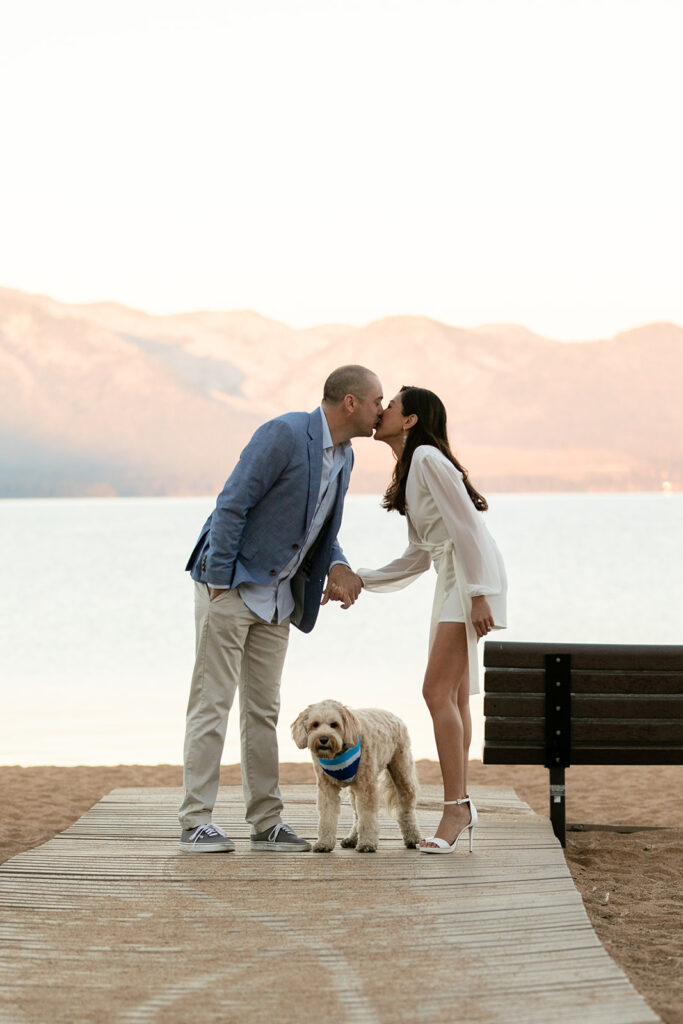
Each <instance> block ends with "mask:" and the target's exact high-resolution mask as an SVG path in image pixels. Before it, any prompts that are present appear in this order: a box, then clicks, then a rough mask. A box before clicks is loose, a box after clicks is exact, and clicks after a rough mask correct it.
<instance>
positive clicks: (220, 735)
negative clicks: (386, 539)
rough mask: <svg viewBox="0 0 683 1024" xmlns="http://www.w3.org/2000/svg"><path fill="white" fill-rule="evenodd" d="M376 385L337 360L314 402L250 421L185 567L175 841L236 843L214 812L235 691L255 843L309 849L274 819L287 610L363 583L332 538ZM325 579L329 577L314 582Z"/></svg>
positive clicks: (306, 619) (292, 616) (375, 418)
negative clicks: (189, 652)
mask: <svg viewBox="0 0 683 1024" xmlns="http://www.w3.org/2000/svg"><path fill="white" fill-rule="evenodd" d="M381 416H382V387H381V384H380V382H379V380H378V378H377V377H376V376H375V374H374V373H372V372H371V371H370V370H368V369H366V368H365V367H364V366H342V367H340V368H339V369H337V370H335V371H334V372H333V373H332V374H330V376H329V377H328V379H327V381H326V382H325V387H324V393H323V400H322V404H321V406H320V407H319V408H318V409H316V410H315V411H314V412H312V413H310V414H309V413H304V412H295V413H287V414H285V415H284V416H278V417H277V418H276V419H273V420H270V421H269V422H268V423H265V424H264V425H263V426H262V427H259V429H258V430H257V431H256V433H255V434H254V436H253V437H252V439H251V441H250V442H249V443H248V445H247V446H246V448H245V449H244V451H243V452H242V454H241V456H240V460H239V462H238V463H237V466H236V467H235V469H234V470H233V472H232V474H231V476H230V478H229V479H228V481H227V483H226V484H225V487H224V488H223V490H222V491H221V493H220V494H219V496H218V499H217V501H216V508H215V509H214V511H213V512H212V514H211V515H210V516H209V518H208V520H207V522H206V523H205V524H204V527H203V529H202V532H201V534H200V536H199V540H198V541H197V545H196V547H195V549H194V551H193V552H192V554H191V556H190V560H189V562H188V564H187V569H188V570H189V571H190V573H191V575H192V578H193V580H194V581H195V625H196V661H195V667H194V672H193V676H192V685H191V689H190V699H189V703H188V708H187V726H186V733H185V777H184V778H185V797H184V799H183V802H182V805H181V807H180V812H179V819H180V823H181V827H182V835H181V840H180V845H181V847H182V849H183V850H185V851H187V852H196V853H217V852H226V851H230V850H234V849H235V845H234V843H233V842H232V841H231V840H230V839H228V837H227V836H226V835H225V833H224V832H222V830H221V829H220V828H218V827H217V826H216V825H215V824H214V823H213V822H212V820H211V817H212V813H213V807H214V803H215V800H216V795H217V792H218V781H219V774H220V761H221V755H222V752H223V744H224V742H225V732H226V728H227V723H228V714H229V711H230V708H231V706H232V702H233V698H234V696H235V690H236V689H237V688H238V687H239V691H240V736H241V749H242V790H243V793H244V801H245V806H246V815H245V816H246V820H247V821H248V822H249V823H250V825H251V829H252V832H251V848H252V850H264V851H274V852H279V853H297V852H301V851H306V850H310V844H309V843H307V842H306V841H305V840H303V839H300V838H299V837H298V836H297V835H296V834H295V832H294V831H293V830H292V829H291V828H290V827H289V825H286V824H283V822H282V820H281V813H282V799H281V796H280V790H279V788H278V775H279V765H278V749H277V734H276V727H277V720H278V712H279V707H280V677H281V674H282V666H283V664H284V659H285V653H286V650H287V642H288V634H289V624H290V621H291V622H292V623H293V624H294V625H295V626H297V627H298V628H299V629H300V630H302V631H303V632H304V633H308V632H310V630H312V629H313V626H314V624H315V620H316V618H317V615H318V610H319V607H320V604H321V596H322V598H323V600H322V603H323V604H324V603H326V601H328V600H340V601H341V602H342V607H344V608H348V607H350V605H352V604H353V603H354V601H355V600H356V598H357V597H358V595H359V593H360V590H361V582H360V580H359V578H358V576H356V574H355V573H354V572H352V570H351V568H350V567H349V564H348V562H347V561H346V559H345V558H344V554H343V552H342V550H341V548H340V546H339V544H338V543H337V533H338V531H339V526H340V523H341V518H342V511H343V507H344V496H345V494H346V491H347V488H348V485H349V477H350V475H351V468H352V466H353V451H352V449H351V443H350V441H351V438H352V437H370V436H371V435H372V432H373V430H374V428H375V427H376V426H377V425H378V423H379V421H380V418H381ZM326 576H327V587H326V589H325V593H324V595H323V585H324V581H325V577H326Z"/></svg>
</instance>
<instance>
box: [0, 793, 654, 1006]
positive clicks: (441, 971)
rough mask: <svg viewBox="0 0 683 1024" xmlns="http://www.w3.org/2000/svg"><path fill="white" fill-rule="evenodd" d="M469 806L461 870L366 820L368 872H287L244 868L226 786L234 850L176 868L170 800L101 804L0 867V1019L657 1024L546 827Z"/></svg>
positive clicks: (433, 806)
mask: <svg viewBox="0 0 683 1024" xmlns="http://www.w3.org/2000/svg"><path fill="white" fill-rule="evenodd" d="M284 788H285V801H286V807H287V820H289V821H291V823H292V824H293V825H294V827H295V828H296V829H297V831H299V832H300V834H302V835H307V836H309V835H310V836H314V835H315V832H316V828H317V814H316V810H315V788H314V787H312V786H308V787H303V786H302V787H284ZM289 794H291V797H290V795H289ZM473 797H474V799H475V801H476V802H477V804H478V807H479V810H480V815H481V819H480V820H481V825H480V827H479V828H478V829H477V831H476V832H475V852H474V853H473V854H472V856H469V855H468V854H467V853H466V852H464V850H463V851H460V849H459V850H458V852H457V853H456V854H455V855H454V856H448V857H426V856H422V855H420V854H419V853H416V852H415V851H409V850H406V849H405V848H404V847H403V846H402V843H401V840H400V836H399V834H398V830H397V826H396V823H395V822H394V821H392V820H391V819H389V818H385V817H382V818H381V840H380V848H379V851H378V853H377V854H375V855H372V856H371V855H361V854H357V853H355V851H351V850H341V849H337V850H336V851H335V852H334V853H333V854H328V855H314V854H310V855H306V854H304V855H297V856H294V857H292V856H287V855H265V854H262V853H252V852H251V851H250V848H249V843H248V835H249V827H248V826H247V825H246V823H245V822H244V820H243V807H242V800H241V792H240V791H239V790H238V789H237V788H236V787H230V788H228V789H223V790H221V791H220V792H219V798H218V801H217V804H216V809H215V818H216V821H217V822H218V823H219V824H221V825H223V826H225V827H226V829H227V830H228V832H229V834H230V835H233V836H234V837H235V841H236V844H237V853H234V854H222V855H211V856H207V855H204V856H187V855H183V854H181V853H180V852H179V849H178V825H177V821H176V811H177V807H178V803H179V799H180V791H179V790H170V789H169V790H166V789H159V790H152V789H145V790H118V791H115V792H114V793H113V794H111V795H110V796H109V797H106V798H105V799H104V800H103V801H101V802H100V804H98V805H97V806H96V807H94V808H92V810H91V811H89V812H88V813H87V814H85V815H84V816H83V818H81V819H80V820H79V822H77V823H76V824H75V825H74V826H72V827H71V828H69V829H67V830H66V832H64V833H63V834H62V835H61V836H59V837H56V838H55V839H53V840H51V841H50V842H49V843H47V844H46V845H45V846H43V847H40V848H38V849H36V850H31V851H28V852H27V853H23V854H20V855H19V856H17V857H14V858H12V859H11V860H10V861H8V862H6V864H4V865H1V866H0V940H1V941H3V947H4V949H3V958H2V960H1V961H0V1021H3V1022H5V1021H7V1022H10V1021H11V1022H12V1024H14V1022H16V1021H17V1020H21V1021H22V1024H43V1022H44V1021H45V1020H46V1019H49V1020H50V1022H51V1024H53V1022H54V1024H62V1022H65V1024H66V1022H68V1024H73V1022H74V1021H81V1020H82V1021H86V1020H87V1021H92V1020H96V1021H97V1022H98V1024H151V1022H153V1021H157V1020H164V1022H165V1024H181V1022H182V1024H186V1022H187V1021H188V1020H194V1019H197V1018H198V1017H201V1019H203V1020H208V1021H232V1020H249V1019H252V1020H269V1019H274V1020H278V1019H280V1020H281V1019H289V1016H288V1014H289V1015H291V1016H292V1019H293V1018H294V1016H295V1017H296V1020H297V1022H302V1024H308V1022H310V1024H318V1022H319V1020H320V1016H321V1000H322V1002H323V1008H324V1014H325V1016H329V1017H332V1018H334V1019H336V1020H339V1021H340V1022H347V1021H348V1022H368V1024H384V1022H387V1024H394V1022H397V1024H403V1022H405V1024H408V1022H410V1024H413V1022H414V1021H416V1020H419V1021H421V1022H426V1024H431V1022H434V1024H437V1022H438V1024H441V1022H442V1021H444V1020H450V1019H452V1015H453V1012H454V1010H453V1008H454V1007H457V1006H460V1005H462V993H463V992H470V993H471V992H476V993H477V999H476V1007H474V1008H473V1006H472V1005H471V1004H469V1008H466V1010H465V1015H466V1016H467V1019H470V1016H471V1017H472V1019H474V1016H476V1018H477V1019H478V1020H479V1019H480V1020H482V1021H487V1022H491V1024H497V1022H501V1024H502V1022H506V1024H507V1022H508V1021H510V1020H524V1021H528V1022H530V1024H547V1022H548V1021H549V1020H555V1019H561V1020H562V1021H563V1024H573V1022H576V1024H598V1022H603V1021H604V1022H610V1024H612V1022H613V1021H615V1020H618V1021H619V1022H620V1024H650V1022H655V1024H656V1022H657V1020H658V1018H657V1016H656V1015H655V1014H654V1013H653V1012H652V1011H651V1010H650V1008H649V1007H648V1006H647V1004H646V1003H645V1002H644V1000H643V999H642V998H641V997H640V996H639V995H638V994H637V993H636V992H635V990H634V989H633V987H632V986H631V985H630V983H629V982H628V980H627V979H626V978H625V976H624V975H623V973H622V972H621V971H620V969H619V968H618V967H617V966H616V964H614V962H613V961H612V960H611V959H610V957H609V956H608V954H607V953H606V951H605V950H604V948H603V947H602V946H601V944H600V943H599V941H598V939H597V937H596V935H595V933H594V931H593V929H592V928H591V925H590V922H589V920H588V918H587V915H586V913H585V910H584V908H583V904H582V902H581V899H580V896H579V894H578V893H577V892H576V889H575V887H574V884H573V881H572V879H571V876H570V874H569V872H568V870H567V867H566V864H565V861H564V857H563V856H562V852H561V849H560V847H559V845H558V843H557V841H556V840H555V837H554V836H553V834H552V830H551V828H550V825H549V822H548V821H547V819H545V818H542V817H539V816H537V815H535V814H534V813H533V812H532V811H531V809H530V808H529V807H528V806H527V805H525V804H523V803H522V802H521V801H519V799H518V798H517V797H516V795H515V794H514V793H513V792H512V791H511V790H509V789H506V790H503V789H501V790H497V791H493V790H490V789H488V788H485V787H479V788H476V787H473ZM440 812H441V791H440V788H438V787H425V789H424V791H423V793H422V795H421V801H420V808H419V812H418V817H419V820H420V822H421V825H422V826H423V828H424V830H425V832H426V833H429V832H431V831H432V830H433V828H434V826H435V824H436V822H437V821H438V818H439V815H440ZM349 816H350V815H349V808H348V807H347V806H343V810H342V821H341V822H340V828H339V833H340V835H341V834H343V833H344V831H345V829H346V827H347V824H348V820H349ZM416 933H417V934H418V935H419V941H416ZM321 994H322V995H321ZM283 1007H284V1008H286V1009H285V1010H283ZM474 1010H476V1013H474Z"/></svg>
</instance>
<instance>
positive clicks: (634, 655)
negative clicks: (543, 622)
mask: <svg viewBox="0 0 683 1024" xmlns="http://www.w3.org/2000/svg"><path fill="white" fill-rule="evenodd" d="M546 654H571V658H572V670H573V669H575V668H578V669H600V668H608V669H623V670H627V671H630V670H633V669H638V670H641V669H647V670H649V671H673V672H681V671H683V646H680V645H673V644H671V645H664V644H662V645H654V644H563V643H520V642H515V643H513V642H506V643H502V642H500V641H497V640H487V641H486V643H485V644H484V665H485V666H486V667H487V668H488V667H489V666H506V667H512V666H516V667H519V668H542V667H543V665H544V658H545V655H546Z"/></svg>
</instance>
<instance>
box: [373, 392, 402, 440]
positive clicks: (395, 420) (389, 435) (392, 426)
mask: <svg viewBox="0 0 683 1024" xmlns="http://www.w3.org/2000/svg"><path fill="white" fill-rule="evenodd" d="M407 419H408V417H407V416H404V415H403V406H402V404H401V396H400V394H398V395H395V396H394V398H392V399H391V401H390V402H389V404H388V405H387V407H386V409H385V410H384V412H383V413H382V419H381V421H380V425H379V426H378V427H377V428H376V429H375V441H387V442H389V441H392V440H395V439H396V438H397V437H402V436H403V427H404V424H405V422H406V420H407Z"/></svg>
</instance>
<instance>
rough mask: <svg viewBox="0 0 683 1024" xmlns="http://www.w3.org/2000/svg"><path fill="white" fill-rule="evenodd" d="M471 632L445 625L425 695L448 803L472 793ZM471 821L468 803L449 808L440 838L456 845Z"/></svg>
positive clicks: (436, 641) (436, 644)
mask: <svg viewBox="0 0 683 1024" xmlns="http://www.w3.org/2000/svg"><path fill="white" fill-rule="evenodd" d="M469 689H470V688H469V672H468V661H467V634H466V632H465V626H464V624H463V623H461V622H441V623H439V625H438V627H437V631H436V637H435V639H434V644H433V646H432V650H431V653H430V656H429V662H428V664H427V671H426V673H425V679H424V685H423V687H422V694H423V696H424V699H425V701H426V703H427V707H428V708H429V713H430V715H431V716H432V723H433V725H434V738H435V740H436V749H437V752H438V755H439V764H440V766H441V775H442V776H443V788H444V800H460V799H461V798H462V797H464V796H466V795H467V762H468V758H469V747H470V742H471V738H472V720H471V717H470V708H469ZM469 821H470V809H469V807H468V805H467V804H459V805H457V804H456V805H453V806H450V807H444V810H443V816H442V818H441V821H440V823H439V827H438V828H437V830H436V832H435V835H436V836H437V837H438V838H439V839H445V840H446V841H447V842H448V843H452V842H453V841H454V839H455V838H456V836H457V835H458V834H459V833H460V831H461V830H462V829H463V828H464V827H465V826H466V825H467V823H468V822H469Z"/></svg>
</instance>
